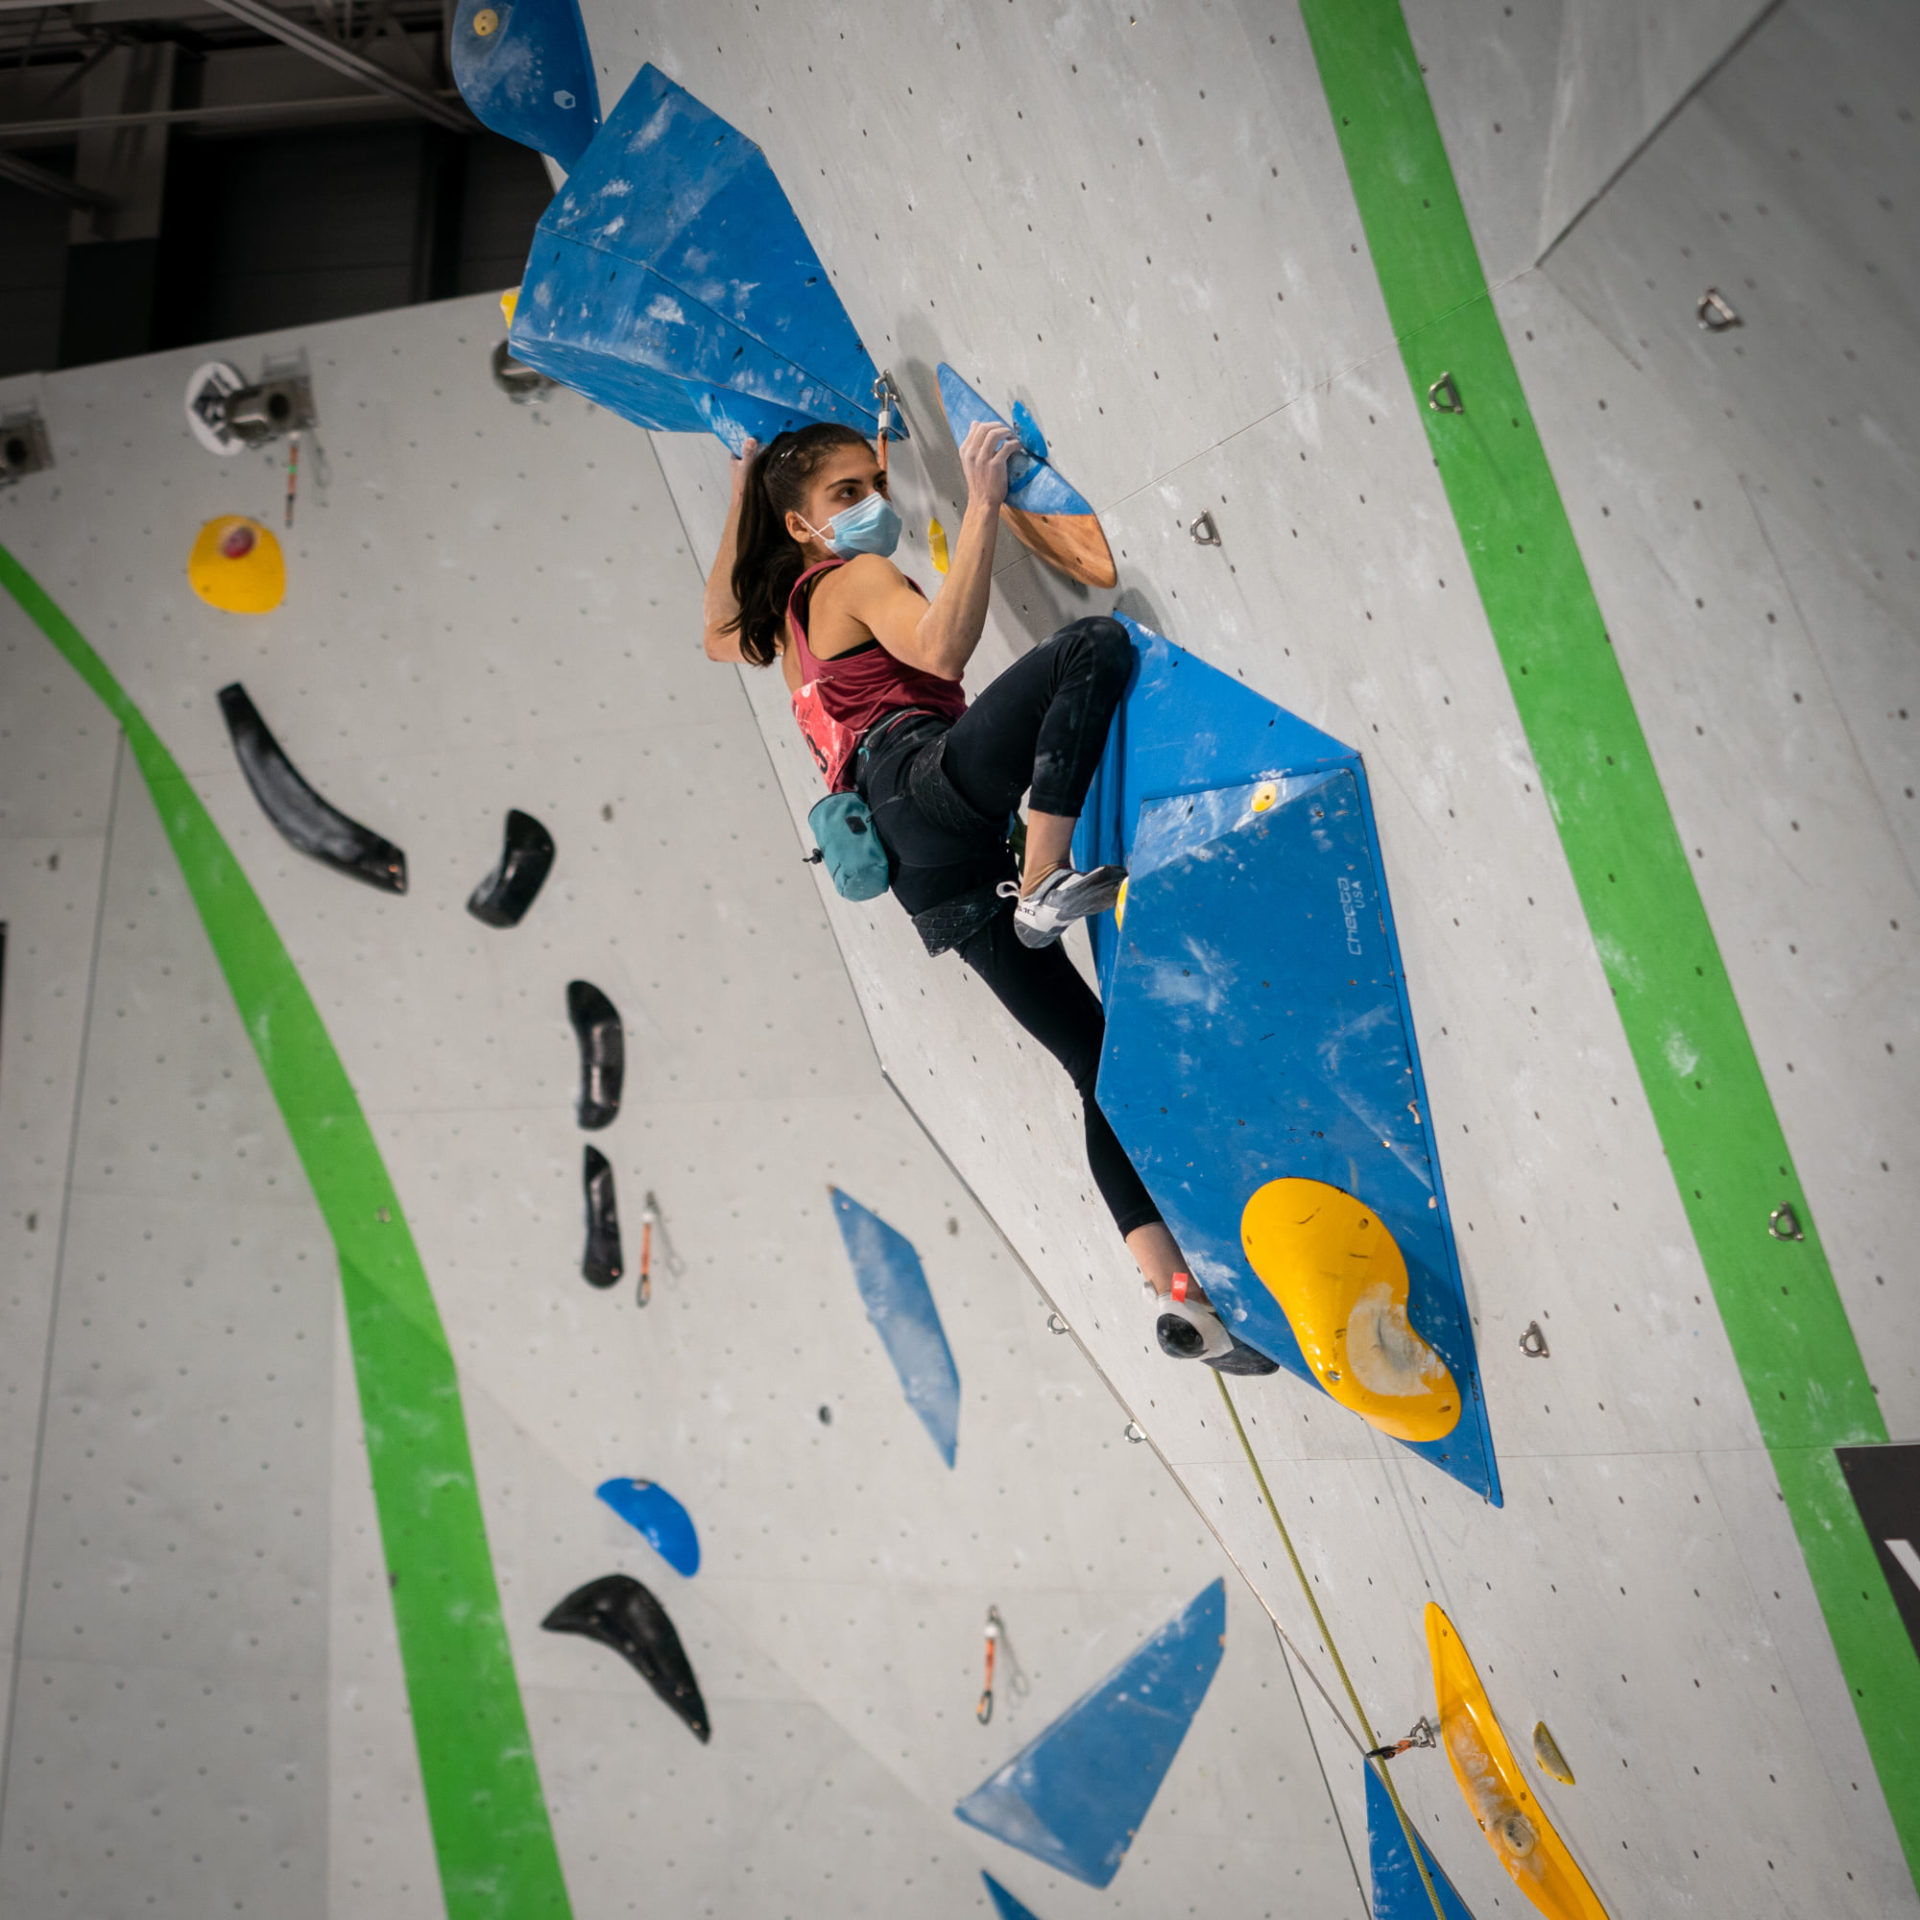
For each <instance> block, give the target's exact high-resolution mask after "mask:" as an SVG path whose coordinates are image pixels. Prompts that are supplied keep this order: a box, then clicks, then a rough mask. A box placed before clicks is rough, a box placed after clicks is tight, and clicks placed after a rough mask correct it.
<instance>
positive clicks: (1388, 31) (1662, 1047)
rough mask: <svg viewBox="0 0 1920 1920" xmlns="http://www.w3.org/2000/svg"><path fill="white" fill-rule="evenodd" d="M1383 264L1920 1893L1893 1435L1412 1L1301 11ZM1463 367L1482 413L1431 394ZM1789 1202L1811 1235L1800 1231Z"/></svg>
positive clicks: (1464, 532)
mask: <svg viewBox="0 0 1920 1920" xmlns="http://www.w3.org/2000/svg"><path fill="white" fill-rule="evenodd" d="M1301 12H1302V15H1303V17H1304V18H1305V21H1306V25H1307V32H1308V35H1309V37H1310V39H1311V40H1312V43H1313V52H1314V58H1315V60H1316V62H1317V63H1318V65H1319V69H1320V79H1321V84H1322V85H1323V87H1324V88H1325V90H1326V96H1327V104H1328V107H1329V108H1330V110H1331V111H1332V114H1333V120H1334V126H1335V130H1336V132H1337V133H1338V136H1339V140H1340V145H1341V149H1342V152H1343V153H1344V155H1345V158H1346V164H1347V173H1348V177H1349V179H1350V180H1351V181H1352V184H1353V191H1354V197H1355V199H1356V200H1357V202H1358V203H1359V209H1360V218H1361V221H1362V224H1363V225H1364V226H1365V229H1366V234H1367V244H1368V248H1369V250H1370V252H1371V254H1372V256H1373V264H1374V269H1375V271H1376V272H1377V273H1378V275H1379V278H1380V287H1381V291H1382V293H1383V294H1384V295H1385V296H1386V304H1387V311H1388V314H1389V316H1390V317H1391V319H1392V322H1393V329H1394V334H1395V337H1396V339H1397V340H1398V342H1399V346H1400V352H1401V357H1402V359H1403V360H1404V362H1405V364H1406V369H1407V375H1408V377H1409V379H1410V380H1411V381H1412V382H1413V387H1414V393H1415V396H1416V398H1417V400H1418V402H1419V404H1420V407H1421V410H1422V417H1423V418H1424V419H1425V421H1426V425H1427V437H1428V440H1429V442H1430V443H1431V445H1432V449H1433V453H1434V457H1435V459H1436V460H1437V462H1438V464H1439V469H1440V477H1441V481H1442V483H1443V485H1444V486H1445V488H1446V493H1447V498H1448V500H1449V502H1450V503H1451V505H1452V508H1453V514H1454V519H1455V521H1456V522H1457V523H1458V526H1459V529H1460V537H1461V540H1462V541H1463V543H1464V544H1465V547H1466V551H1467V558H1468V560H1469V562H1470V564H1471V565H1472V567H1473V573H1474V579H1475V582H1476V584H1477V585H1478V588H1479V592H1480V598H1481V602H1482V604H1483V606H1484V607H1485V609H1486V614H1487V620H1488V624H1489V625H1490V626H1491V628H1492V630H1493V637H1494V641H1495V643H1496V645H1497V646H1498V647H1499V650H1500V657H1501V660H1502V662H1503V663H1504V664H1505V667H1506V672H1507V680H1508V684H1509V685H1510V686H1511V688H1512V690H1513V698H1514V703H1515V705H1516V706H1517V707H1518V708H1519V711H1520V719H1521V723H1522V724H1523V725H1524V726H1525V728H1526V732H1527V740H1528V744H1529V746H1530V747H1531V748H1532V751H1533V757H1534V762H1535V765H1536V766H1537V768H1538V770H1539V774H1540V783H1541V788H1542V790H1543V792H1544V793H1545V795H1546V799H1547V804H1548V806H1549V807H1550V808H1551V810H1552V813H1553V818H1554V823H1555V825H1556V826H1557V828H1558V829H1559V833H1560V843H1561V846H1562V847H1563V848H1564V850H1565V852H1566V856H1567V863H1568V865H1569V866H1570V867H1571V868H1572V870H1573V878H1574V883H1575V885H1576V886H1577V887H1578V889H1579V892H1580V898H1581V902H1582V904H1583V906H1584V907H1585V909H1586V915H1587V922H1588V925H1589V926H1590V927H1591V928H1592V931H1593V938H1594V944H1595V946H1596V947H1597V948H1598V949H1599V953H1600V959H1601V963H1602V965H1603V966H1604V967H1605V969H1606V974H1607V979H1608V981H1609V982H1610V984H1611V985H1612V988H1613V993H1614V1000H1615V1004H1616V1005H1617V1006H1618V1008H1619V1012H1620V1020H1621V1024H1622V1026H1624V1027H1625V1029H1626V1035H1627V1042H1628V1045H1629V1046H1630V1047H1631V1049H1632V1052H1633V1057H1634V1061H1635V1063H1636V1065H1637V1066H1638V1068H1639V1071H1640V1079H1641V1083H1642V1085H1643V1086H1644V1087H1645V1088H1646V1092H1647V1098H1648V1101H1649V1103H1650V1105H1651V1106H1652V1109H1653V1117H1654V1121H1655V1124H1656V1125H1657V1126H1658V1127H1659V1129H1660V1138H1661V1142H1662V1144H1663V1146H1664V1147H1665V1149H1666V1153H1667V1159H1668V1163H1669V1165H1670V1166H1671V1167H1672V1169H1673V1175H1674V1179H1675V1181H1676V1183H1677V1184H1678V1186H1679V1189H1680V1197H1681V1200H1682V1201H1683V1203H1684V1204H1685V1206H1686V1209H1687V1215H1688V1218H1689V1220H1690V1221H1691V1222H1692V1226H1693V1234H1694V1239H1695V1241H1696V1242H1697V1243H1698V1246H1699V1249H1700V1257H1701V1260H1702V1262H1703V1264H1704V1265H1705V1267H1706V1271H1707V1276H1708V1278H1709V1280H1710V1281H1711V1282H1712V1285H1713V1294H1714V1299H1715V1301H1716V1302H1717V1304H1718V1306H1719V1310H1720V1317H1721V1319H1722V1321H1723V1322H1724V1323H1725V1325H1726V1330H1727V1336H1728V1339H1729V1340H1730V1342H1731V1344H1732V1347H1733V1353H1734V1358H1735V1360H1736V1361H1737V1363H1738V1365H1739V1367H1740V1372H1741V1375H1742V1377H1743V1379H1744V1380H1745V1382H1746V1387H1747V1393H1748V1396H1749V1398H1750V1399H1751V1401H1752V1403H1753V1410H1754V1415H1755V1418H1756V1419H1757V1420H1758V1422H1759V1426H1760V1432H1761V1435H1762V1437H1763V1438H1764V1440H1765V1441H1766V1445H1767V1449H1768V1452H1769V1454H1770V1455H1771V1457H1772V1462H1773V1467H1774V1471H1775V1473H1776V1475H1777V1476H1778V1478H1779V1482H1780V1487H1781V1490H1782V1492H1783V1493H1784V1494H1785V1496H1786V1500H1787V1506H1788V1509H1789V1511H1790V1512H1791V1514H1792V1516H1793V1524H1794V1528H1795V1530H1796V1532H1797V1533H1798V1535H1799V1540H1800V1548H1801V1552H1802V1553H1803V1554H1804V1555H1805V1557H1806V1563H1807V1569H1808V1572H1809V1573H1810V1574H1811V1575H1812V1578H1813V1585H1814V1589H1815V1591H1816V1592H1817V1594H1818V1595H1819V1598H1820V1605H1821V1608H1822V1609H1823V1611H1824V1613H1825V1615H1826V1621H1827V1629H1828V1631H1829V1633H1831V1635H1832V1636H1833V1644H1834V1647H1835V1650H1836V1651H1837V1653H1838V1654H1839V1657H1840V1665H1841V1669H1842V1671H1843V1672H1844V1673H1845V1675H1846V1678H1847V1682H1848V1685H1849V1686H1850V1688H1851V1689H1852V1691H1853V1696H1854V1706H1855V1709H1856V1711H1857V1712H1858V1714H1859V1716H1860V1724H1861V1726H1862V1728H1863V1729H1864V1731H1865V1733H1866V1737H1867V1744H1868V1746H1869V1748H1870V1749H1871V1751H1872V1754H1873V1759H1874V1765H1875V1767H1876V1769H1877V1770H1878V1772H1879V1776H1880V1782H1881V1786H1882V1787H1883V1789H1884V1790H1885V1793H1886V1797H1887V1802H1888V1805H1889V1806H1890V1808H1891V1809H1892V1812H1893V1818H1894V1822H1895V1825H1896V1826H1897V1827H1898V1829H1899V1832H1900V1837H1901V1843H1902V1845H1903V1846H1904V1847H1905V1849H1906V1854H1907V1863H1908V1867H1909V1869H1910V1870H1911V1871H1913V1872H1914V1874H1915V1877H1916V1880H1920V1663H1916V1661H1915V1659H1914V1654H1913V1649H1912V1646H1911V1644H1910V1642H1909V1641H1908V1639H1907V1636H1906V1633H1905V1631H1904V1629H1903V1627H1902V1625H1901V1622H1900V1618H1899V1615H1898V1613H1897V1611H1896V1609H1895V1606H1894V1601H1893V1596H1892V1595H1891V1594H1890V1593H1889V1592H1888V1590H1887V1585H1886V1581H1885V1579H1884V1578H1883V1577H1882V1575H1881V1572H1880V1567H1879V1563H1878V1561H1877V1559H1876V1558H1875V1555H1874V1550H1873V1546H1872V1543H1871V1542H1870V1541H1869V1540H1868V1538H1867V1535H1866V1532H1865V1530H1864V1528H1863V1527H1862V1526H1861V1524H1860V1518H1859V1514H1858V1511H1857V1510H1856V1508H1855V1507H1854V1504H1853V1501H1852V1499H1851V1498H1850V1496H1849V1495H1848V1492H1847V1489H1846V1486H1845V1484H1844V1482H1843V1480H1842V1478H1841V1474H1840V1471H1839V1467H1838V1464H1837V1462H1836V1461H1835V1459H1834V1457H1833V1451H1832V1450H1833V1448H1834V1447H1835V1446H1837V1445H1844V1444H1848V1443H1852V1442H1858V1441H1877V1440H1884V1439H1885V1438H1886V1437H1887V1433H1886V1426H1885V1424H1884V1422H1883V1421H1882V1419H1881V1417H1880V1411H1879V1408H1878V1406H1877V1405H1876V1404H1875V1401H1874V1397H1873V1390H1872V1388H1871V1387H1870V1385H1869V1384H1868V1381H1867V1373H1866V1368H1865V1366H1864V1365H1863V1364H1862V1362H1861V1358H1860V1350H1859V1346H1858V1344H1857V1343H1856V1341H1855V1339H1854V1336H1853V1328H1852V1326H1851V1324H1850V1323H1849V1322H1848V1319H1847V1315H1846V1310H1845V1308H1844V1307H1843V1306H1842V1305H1841V1301H1840V1296H1839V1293H1838V1291H1837V1290H1836V1289H1835V1287H1834V1284H1833V1275H1832V1272H1831V1270H1830V1269H1829V1268H1828V1266H1827V1261H1826V1256H1825V1254H1824V1253H1823V1252H1822V1251H1821V1247H1820V1239H1819V1234H1818V1232H1817V1231H1816V1229H1815V1226H1814V1222H1813V1215H1812V1210H1811V1208H1810V1207H1809V1206H1808V1204H1807V1200H1806V1196H1805V1194H1804V1193H1803V1192H1802V1191H1801V1187H1800V1182H1799V1180H1798V1178H1797V1177H1796V1175H1795V1173H1794V1170H1793V1161H1792V1159H1791V1157H1790V1156H1789V1154H1788V1152H1787V1143H1786V1138H1785V1136H1784V1135H1783V1134H1782V1132H1781V1130H1780V1123H1779V1120H1778V1118H1777V1117H1776V1116H1775V1114H1774V1110H1773V1102H1772V1099H1771V1098H1770V1096H1769V1095H1768V1092H1767V1086H1766V1081H1765V1079H1764V1078H1763V1077H1762V1075H1761V1071H1760V1063H1759V1061H1758V1060H1757V1059H1756V1058H1755V1057H1754V1051H1753V1043H1752V1041H1751V1040H1750V1039H1749V1038H1748V1036H1747V1029H1746V1022H1745V1021H1744V1020H1743V1019H1742V1018H1741V1014H1740V1008H1739V1004H1738V1002H1737V1001H1736V1000H1735V998H1734V994H1733V988H1732V984H1731V983H1730V982H1729V980H1728V978H1727V973H1726V968H1725V966H1724V965H1723V963H1722V961H1721V957H1720V949H1719V947H1718V945H1717V943H1716V942H1715V940H1714V937H1713V929H1712V927H1711V926H1710V925H1709V924H1708V921H1707V915H1706V909H1705V907H1704V905H1703V904H1702V902H1701V899H1700V893H1699V889H1698V887H1697V886H1696V885H1695V883H1694V878H1693V874H1692V871H1691V869H1690V867H1689V865H1688V862H1687V857H1686V849H1685V848H1684V847H1683V846H1682V844H1681V841H1680V836H1679V834H1678V832H1677V831H1676V830H1675V827H1674V823H1673V816H1672V814H1671V813H1670V812H1669V811H1668V808H1667V800H1666V795H1665V793H1664V792H1663V791H1662V789H1661V785H1660V777H1659V774H1658V772H1657V771H1656V770H1655V768H1654V765H1653V761H1652V759H1651V757H1650V755H1649V754H1648V751H1647V743H1646V740H1645V738H1644V737H1643V736H1642V734H1641V731H1640V722H1639V719H1638V717H1637V716H1636V715H1635V712H1634V708H1633V700H1632V697H1631V696H1630V694H1629V693H1628V691H1627V685H1626V681H1625V679H1624V678H1623V677H1622V674H1621V671H1620V664H1619V660H1618V658H1617V656H1616V655H1615V653H1614V650H1613V647H1612V644H1611V643H1610V641H1609V640H1608V637H1607V632H1606V627H1605V623H1604V622H1603V621H1602V619H1601V614H1600V607H1599V603H1598V601H1597V600H1596V599H1595V598H1594V593H1593V587H1592V585H1591V583H1590V582H1589V581H1588V579H1587V573H1586V568H1585V566H1584V564H1583V563H1582V561H1581V558H1580V550H1579V547H1578V546H1577V544H1576V543H1575V541H1574V537H1573V529H1572V527H1571V526H1570V525H1569V524H1568V522H1567V516H1566V510H1565V508H1564V507H1563V506H1562V504H1561V500H1560V493H1559V489H1558V488H1557V487H1556V486H1555V484H1554V479H1553V472H1552V469H1551V468H1550V467H1549V466H1548V464H1547V458H1546V454H1545V451H1544V449H1543V448H1542V447H1541V444H1540V438H1539V435H1538V434H1537V433H1536V431H1535V429H1534V424H1533V416H1532V414H1531V412H1530V411H1529V410H1528V407H1527V401H1526V396H1525V394H1524V392H1523V391H1522V390H1521V386H1520V379H1519V375H1518V373H1517V372H1516V371H1515V368H1514V365H1513V360H1512V357H1511V355H1510V354H1509V353H1508V351H1507V343H1506V337H1505V335H1504V334H1503V333H1502V332H1501V328H1500V322H1499V318H1498V316H1497V315H1496V313H1495V311H1494V307H1493V301H1492V299H1491V297H1490V295H1489V294H1488V291H1487V285H1486V280H1485V277H1484V276H1483V274H1482V272H1481V269H1480V259H1479V254H1478V252H1477V251H1476V249H1475V247H1474V244H1473V236H1472V233H1471V231H1470V230H1469V228H1468V225H1467V218H1466V213H1465V211H1464V209H1463V208H1462V206H1461V204H1460V196H1459V192H1458V190H1457V189H1456V187H1455V185H1454V179H1453V170H1452V168H1451V167H1450V166H1449V164H1448V161H1447V155H1446V149H1445V147H1444V145H1443V144H1442V142H1441V139H1440V129H1439V127H1438V125H1437V124H1436V123H1435V120H1434V117H1433V107H1432V103H1431V102H1430V101H1429V99H1428V97H1427V90H1426V83H1425V82H1424V81H1423V80H1422V78H1421V74H1420V65H1419V61H1418V59H1417V58H1416V56H1415V54H1414V50H1413V44H1412V41H1411V39H1410V38H1409V36H1408V33H1407V28H1406V22H1405V20H1404V19H1403V17H1402V15H1401V12H1400V7H1399V4H1398V0H1301ZM1443 372H1444V373H1451V374H1452V376H1453V379H1454V382H1455V385H1456V386H1457V388H1458V390H1459V394H1460V397H1461V400H1462V402H1463V404H1464V406H1465V409H1466V411H1465V412H1464V413H1461V414H1448V413H1436V412H1433V411H1431V410H1430V409H1428V407H1427V391H1428V388H1429V387H1430V386H1431V384H1432V383H1433V381H1434V380H1436V379H1437V378H1438V377H1439V376H1440V374H1442V373H1443ZM1782 1202H1790V1203H1791V1204H1792V1206H1793V1208H1794V1210H1795V1212H1796V1213H1797V1214H1798V1215H1799V1218H1800V1220H1801V1223H1802V1225H1803V1226H1804V1228H1805V1231H1806V1238H1805V1239H1804V1240H1803V1241H1799V1242H1791V1241H1779V1240H1775V1239H1773V1238H1772V1237H1771V1235H1770V1234H1769V1233H1768V1230H1767V1226H1768V1219H1769V1216H1770V1215H1771V1213H1772V1211H1773V1209H1774V1208H1775V1207H1777V1206H1779V1205H1780V1204H1781V1203H1782Z"/></svg>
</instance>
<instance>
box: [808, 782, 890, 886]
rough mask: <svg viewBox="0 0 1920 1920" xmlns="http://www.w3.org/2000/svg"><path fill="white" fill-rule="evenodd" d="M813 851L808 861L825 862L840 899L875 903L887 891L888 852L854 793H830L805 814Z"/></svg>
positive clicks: (864, 803)
mask: <svg viewBox="0 0 1920 1920" xmlns="http://www.w3.org/2000/svg"><path fill="white" fill-rule="evenodd" d="M807 826H808V828H809V830H810V831H811V832H812V834H813V851H812V853H810V854H809V855H808V856H807V858H808V860H809V861H811V862H813V863H815V864H818V863H820V862H822V861H824V862H825V863H826V869H827V872H828V873H829V874H831V875H832V876H833V887H834V891H835V892H836V893H838V894H839V896H840V897H841V899H843V900H877V899H878V898H879V897H880V896H881V894H883V893H885V892H886V890H887V881H888V878H889V875H888V871H887V850H886V848H885V847H883V846H882V845H881V844H880V836H879V834H878V833H877V832H876V831H875V830H874V825H873V815H872V814H871V813H870V812H868V810H867V803H866V802H865V801H864V800H862V799H861V798H860V796H859V795H858V794H857V793H830V794H828V795H827V797H826V798H825V799H824V800H821V801H818V802H817V803H816V804H815V806H814V808H813V811H812V812H811V813H809V814H808V815H807Z"/></svg>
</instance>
